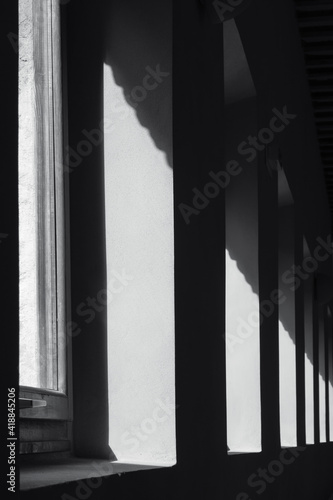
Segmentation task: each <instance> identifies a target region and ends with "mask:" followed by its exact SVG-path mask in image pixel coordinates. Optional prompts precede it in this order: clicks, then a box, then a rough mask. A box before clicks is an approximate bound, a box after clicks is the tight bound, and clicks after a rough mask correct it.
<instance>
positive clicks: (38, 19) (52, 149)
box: [20, 0, 73, 453]
mask: <svg viewBox="0 0 333 500" xmlns="http://www.w3.org/2000/svg"><path fill="white" fill-rule="evenodd" d="M60 4H61V0H33V1H32V26H33V42H32V43H33V64H34V89H33V90H34V95H35V116H34V126H35V137H36V141H35V147H34V158H35V168H36V173H37V175H36V190H37V193H36V194H37V219H38V221H37V228H38V230H37V232H38V234H37V235H36V237H37V255H38V268H37V283H38V290H39V295H38V314H39V318H38V326H39V332H40V335H41V338H43V339H44V340H45V342H44V344H43V345H42V351H41V352H42V354H43V357H44V359H45V360H46V363H45V366H44V369H43V373H42V377H43V384H44V385H46V386H47V387H52V389H43V388H36V387H29V386H20V398H24V399H27V400H31V401H32V402H33V401H37V402H40V401H41V400H42V401H43V402H44V403H43V404H45V403H46V405H45V406H36V407H34V406H32V407H31V408H24V409H21V410H20V419H22V420H21V422H22V423H24V425H23V424H22V429H20V430H21V431H22V432H20V441H21V442H20V452H21V453H35V452H43V451H47V452H50V451H64V450H65V449H66V450H69V449H70V448H71V444H70V441H71V422H72V420H73V417H72V413H73V411H72V377H71V338H70V336H69V335H67V332H66V324H68V318H69V312H70V293H69V290H70V278H69V276H70V273H69V214H68V193H69V186H68V179H66V176H65V175H64V168H63V142H64V136H65V133H66V130H67V127H66V126H65V120H64V118H63V117H64V114H65V113H64V111H66V110H65V109H63V107H64V106H63V103H64V99H63V92H62V89H63V82H64V79H63V75H62V64H61V61H62V40H61V31H62V29H61V13H60ZM65 207H66V209H65ZM29 421H30V423H31V425H30V426H29V425H28V427H27V422H29ZM46 421H52V422H53V424H54V425H52V426H50V425H48V431H47V433H46V434H45V432H44V431H42V430H41V431H40V432H38V431H37V432H36V425H37V429H38V427H40V428H41V429H42V427H43V425H44V427H45V422H46ZM64 421H65V422H66V429H67V430H66V436H65V439H64V434H63V433H60V432H59V429H60V428H61V429H63V423H64ZM56 422H58V423H56ZM38 423H39V424H40V425H38ZM29 427H30V429H32V428H35V431H34V432H30V431H27V429H29ZM39 434H40V439H39ZM46 435H47V437H45V436H46ZM59 440H62V441H66V444H65V443H63V444H62V445H60V446H59Z"/></svg>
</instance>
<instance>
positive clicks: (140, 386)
mask: <svg viewBox="0 0 333 500" xmlns="http://www.w3.org/2000/svg"><path fill="white" fill-rule="evenodd" d="M140 83H141V82H140V81H139V82H138V84H140ZM162 85H163V83H161V86H162ZM150 92H154V90H151V91H150ZM162 92H163V90H162ZM148 94H149V93H148ZM149 97H150V96H149V95H147V97H146V98H147V99H149ZM155 98H156V95H155ZM139 105H140V104H139ZM104 117H105V120H104V123H105V198H106V245H107V272H108V287H109V301H110V303H109V306H108V327H107V328H108V363H109V376H108V380H109V422H110V424H109V436H110V438H109V444H110V447H111V448H112V450H113V451H114V453H115V454H116V456H117V458H118V459H119V460H123V461H124V460H125V461H126V460H128V461H132V462H133V461H134V462H136V461H138V462H144V463H157V464H163V465H170V464H173V463H175V459H176V450H175V410H174V408H175V406H174V405H175V393H174V281H173V280H174V251H173V244H174V242H173V173H172V169H171V167H170V166H169V165H168V162H167V159H166V155H165V153H164V152H163V151H160V150H158V149H157V148H156V146H155V144H154V141H153V139H152V137H151V135H150V133H149V130H148V129H147V128H144V127H143V126H142V125H141V124H140V123H139V120H138V118H137V114H136V110H135V109H133V108H132V107H130V105H129V104H128V103H127V102H126V100H125V98H124V93H123V89H122V88H121V87H119V86H117V84H116V83H115V80H114V77H113V72H112V69H111V68H110V67H109V66H108V65H105V67H104ZM169 133H170V134H171V130H169ZM117 273H119V274H121V273H123V274H124V275H126V276H127V278H125V280H123V284H122V286H120V285H119V282H118V283H117V284H114V289H112V282H111V278H112V275H114V274H117ZM110 292H111V293H110Z"/></svg>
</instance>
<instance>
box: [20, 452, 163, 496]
mask: <svg viewBox="0 0 333 500" xmlns="http://www.w3.org/2000/svg"><path fill="white" fill-rule="evenodd" d="M168 466H169V465H164V464H163V465H161V464H143V463H142V464H140V463H129V462H124V461H122V462H110V461H109V460H100V459H91V458H89V459H87V458H77V457H69V456H67V457H64V456H61V457H56V458H53V457H52V458H47V457H46V456H45V455H44V456H43V457H41V458H38V459H35V458H34V460H31V461H29V460H26V459H25V460H24V461H22V462H21V466H20V491H28V490H34V489H37V488H45V487H47V486H54V485H59V484H64V483H69V482H72V481H79V480H85V479H89V478H92V477H106V476H111V475H113V474H122V473H125V472H134V471H139V470H147V469H158V468H161V467H168Z"/></svg>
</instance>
